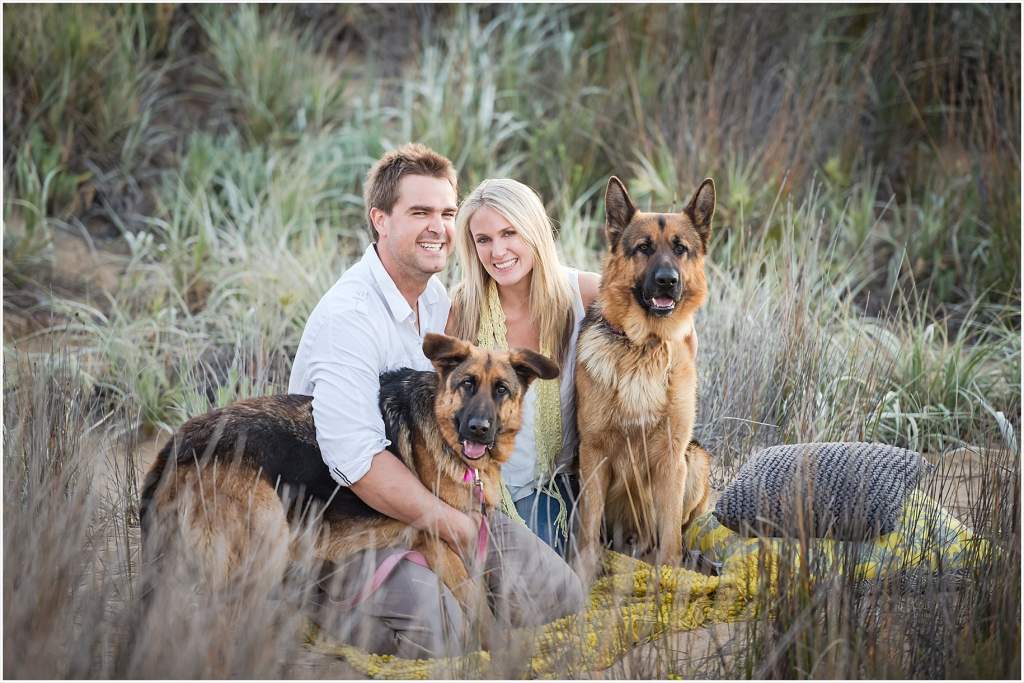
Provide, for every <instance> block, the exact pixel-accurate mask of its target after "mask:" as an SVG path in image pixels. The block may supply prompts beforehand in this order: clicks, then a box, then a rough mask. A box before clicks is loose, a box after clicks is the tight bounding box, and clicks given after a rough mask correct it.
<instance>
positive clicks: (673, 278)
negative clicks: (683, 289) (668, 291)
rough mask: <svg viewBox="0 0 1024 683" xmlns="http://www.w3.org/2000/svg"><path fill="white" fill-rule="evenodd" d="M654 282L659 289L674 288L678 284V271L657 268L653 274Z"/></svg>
mask: <svg viewBox="0 0 1024 683" xmlns="http://www.w3.org/2000/svg"><path fill="white" fill-rule="evenodd" d="M654 281H655V282H657V283H658V286H659V287H675V286H676V285H677V284H679V271H677V270H676V269H675V268H659V269H658V270H657V271H656V272H655V273H654Z"/></svg>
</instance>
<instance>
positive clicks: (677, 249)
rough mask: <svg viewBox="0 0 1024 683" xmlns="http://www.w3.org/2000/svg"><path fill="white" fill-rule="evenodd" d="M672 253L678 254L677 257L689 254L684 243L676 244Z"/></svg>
mask: <svg viewBox="0 0 1024 683" xmlns="http://www.w3.org/2000/svg"><path fill="white" fill-rule="evenodd" d="M672 251H674V252H675V253H676V256H682V255H683V254H685V253H686V252H687V248H686V245H685V244H683V243H682V242H676V245H675V246H674V247H672Z"/></svg>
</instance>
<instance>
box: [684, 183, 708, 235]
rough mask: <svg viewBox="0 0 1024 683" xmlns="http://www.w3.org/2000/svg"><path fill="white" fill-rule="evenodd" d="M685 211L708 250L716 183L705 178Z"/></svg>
mask: <svg viewBox="0 0 1024 683" xmlns="http://www.w3.org/2000/svg"><path fill="white" fill-rule="evenodd" d="M684 211H685V212H686V215H687V216H689V217H690V220H691V221H693V227H694V228H696V230H697V234H698V235H700V241H701V242H702V243H703V244H704V248H705V249H707V247H708V241H709V240H710V239H711V218H712V217H713V216H714V215H715V181H714V180H712V179H711V178H705V179H704V182H703V183H701V184H700V187H698V188H697V191H696V192H695V193H694V194H693V199H691V200H690V203H689V204H687V205H686V208H685V209H684Z"/></svg>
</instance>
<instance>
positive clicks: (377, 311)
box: [288, 144, 583, 657]
mask: <svg viewBox="0 0 1024 683" xmlns="http://www.w3.org/2000/svg"><path fill="white" fill-rule="evenodd" d="M364 199H365V201H366V208H367V219H368V221H369V225H370V229H371V232H372V234H373V236H374V238H375V242H374V244H371V245H370V247H369V248H367V250H366V252H365V254H364V255H363V258H362V259H361V260H360V261H359V262H358V263H356V264H355V265H354V266H352V267H351V268H350V269H349V270H348V271H346V272H345V274H344V275H342V277H341V279H339V280H338V282H337V283H335V285H334V286H333V287H332V288H331V289H330V290H329V291H328V292H327V294H325V295H324V297H323V298H322V299H321V300H320V303H318V304H317V306H316V308H315V309H314V310H313V312H312V314H310V317H309V320H308V322H307V323H306V327H305V329H304V330H303V333H302V340H301V342H300V343H299V348H298V351H297V353H296V356H295V362H294V364H293V366H292V374H291V380H290V382H289V386H288V391H289V392H290V393H298V394H305V395H309V396H312V397H313V402H312V408H313V421H314V423H315V424H316V433H317V442H318V444H319V446H320V450H321V453H322V454H323V457H324V462H325V463H326V464H327V466H328V468H329V470H330V472H331V476H332V477H334V479H335V480H336V481H337V482H338V483H339V484H340V485H342V486H347V487H349V488H350V489H351V490H352V492H353V493H355V494H356V495H357V496H359V498H361V499H362V500H363V501H364V502H365V503H366V504H367V505H369V506H370V507H372V508H374V509H375V510H377V511H379V512H381V513H383V514H385V515H388V516H389V517H393V518H395V519H398V520H400V521H402V522H405V523H407V524H410V525H412V526H414V527H416V528H417V529H436V530H437V531H438V533H439V535H440V536H441V538H442V539H444V540H445V542H447V543H448V544H449V545H451V546H452V548H454V549H455V550H456V552H458V553H459V554H460V555H461V556H462V557H471V556H472V552H473V548H474V547H475V543H476V537H477V532H478V528H479V523H480V518H479V516H476V517H475V518H474V516H472V515H466V514H464V513H463V512H461V511H459V510H456V509H455V508H452V507H450V506H449V505H447V504H446V503H444V502H443V501H441V500H440V499H439V498H437V497H436V496H434V495H433V494H432V493H431V492H430V491H428V490H427V489H426V487H424V486H423V484H422V483H421V482H420V481H419V479H418V478H417V477H416V475H415V474H413V473H412V472H411V471H410V470H409V469H408V468H406V467H405V465H404V464H403V463H402V462H401V460H399V459H398V458H397V457H396V456H395V455H394V454H393V453H391V452H390V451H388V450H387V447H388V446H389V445H390V443H389V442H388V440H387V439H386V438H385V434H384V422H383V419H382V418H381V415H380V412H379V409H378V406H377V402H378V393H379V391H380V384H379V377H380V374H381V373H382V372H384V371H386V370H391V369H395V368H400V367H411V368H415V369H417V370H431V369H432V366H431V364H430V362H429V361H428V360H427V358H426V357H425V356H424V355H423V351H422V344H423V336H424V335H425V334H426V333H428V332H439V333H443V331H444V327H445V322H446V321H447V318H448V310H449V307H450V301H449V299H448V295H447V293H446V292H445V290H444V286H443V285H442V284H441V283H440V282H439V281H438V279H437V278H436V277H433V275H434V273H438V272H440V271H441V270H443V269H444V267H445V265H446V263H447V260H448V254H449V253H450V250H451V244H452V234H453V228H454V219H455V213H456V211H457V208H458V207H457V179H456V175H455V169H454V167H453V166H452V164H451V162H450V161H449V160H448V159H446V158H445V157H443V156H441V155H439V154H437V153H435V152H433V151H432V150H430V149H428V148H426V147H424V146H423V145H417V144H410V145H405V146H403V147H400V148H398V149H396V150H393V151H391V152H389V153H387V154H385V155H384V156H383V157H382V158H381V159H380V160H379V161H378V162H377V163H376V164H375V165H374V166H373V168H372V169H370V172H369V173H368V175H367V179H366V186H365V188H364ZM490 527H491V537H492V541H493V542H492V546H491V549H490V551H489V553H488V560H487V576H488V584H489V586H490V588H491V590H492V591H493V592H494V593H495V594H496V601H497V606H498V609H497V610H496V611H497V612H498V613H499V615H501V614H504V615H505V616H506V617H508V618H510V619H512V620H513V621H515V622H517V623H518V624H522V625H526V624H536V623H542V622H543V621H547V620H550V619H555V618H558V617H560V616H563V615H564V614H567V613H569V612H572V611H576V610H578V609H580V608H581V607H582V603H583V591H582V587H581V586H580V583H579V580H578V579H577V578H576V576H575V575H574V574H572V572H571V570H570V569H569V568H568V566H567V565H566V564H565V563H564V562H562V560H561V559H560V558H558V556H557V555H555V554H554V552H553V551H551V550H550V548H548V547H547V546H545V545H544V544H543V543H542V542H541V541H540V540H539V539H537V538H536V537H535V536H533V534H531V533H530V532H529V531H528V530H527V529H526V528H525V527H521V526H520V525H517V524H515V523H513V522H511V521H510V520H509V519H508V518H507V517H505V516H504V515H500V514H496V515H494V516H493V519H492V520H490ZM388 554H389V553H388V552H387V551H385V552H383V553H376V554H374V553H371V552H369V551H368V552H366V553H361V554H360V557H359V558H356V560H355V561H353V563H351V564H350V566H349V567H348V569H349V570H348V571H347V572H346V576H345V578H344V580H343V582H342V586H341V587H340V589H339V592H340V594H341V595H342V596H348V595H351V594H354V593H355V592H356V591H357V590H358V588H359V587H360V586H361V585H362V583H363V582H364V581H365V579H366V576H367V575H368V573H372V572H373V570H374V569H375V568H376V565H377V564H378V563H379V562H380V561H383V560H384V559H386V557H387V556H388ZM339 599H341V598H339ZM461 623H462V615H461V613H460V610H459V607H458V603H457V602H456V601H455V598H454V596H453V595H452V594H451V592H450V591H448V589H447V588H446V587H444V586H443V585H442V584H440V582H439V581H438V579H437V577H436V575H434V574H433V573H432V572H430V571H429V570H428V569H425V568H423V567H420V566H419V565H416V564H413V563H411V562H401V563H399V565H398V568H397V569H396V570H395V571H394V572H393V573H392V574H391V575H390V576H389V578H388V579H387V581H386V582H385V583H384V585H383V586H382V587H381V588H380V589H379V590H377V591H376V592H375V593H374V594H373V595H372V596H371V597H370V598H369V599H367V600H365V601H364V602H362V603H360V604H359V605H357V606H356V608H355V609H354V610H352V611H351V613H350V614H349V615H347V617H346V620H345V623H343V624H341V625H340V628H341V632H342V633H343V634H347V639H349V640H354V641H358V642H357V644H359V645H361V646H363V647H365V648H367V649H369V650H371V651H374V652H378V653H394V654H398V655H400V656H403V657H437V656H446V655H450V654H456V653H458V652H459V649H460V648H459V645H460V643H459V642H458V635H457V634H459V633H461V630H462V627H461Z"/></svg>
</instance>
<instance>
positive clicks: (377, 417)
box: [309, 309, 477, 553]
mask: <svg viewBox="0 0 1024 683" xmlns="http://www.w3.org/2000/svg"><path fill="white" fill-rule="evenodd" d="M319 336H321V339H317V340H315V341H314V343H313V347H312V348H313V350H312V351H311V362H310V363H309V367H310V373H311V380H312V383H313V390H312V394H313V403H312V410H313V420H314V422H315V424H316V436H317V443H318V444H319V446H320V451H321V453H322V454H323V456H324V461H325V463H326V464H327V466H328V468H329V470H330V473H331V476H332V477H334V479H335V480H337V481H338V482H339V483H340V484H342V485H344V486H348V487H349V488H350V489H352V492H353V493H355V494H356V495H357V496H359V498H360V499H362V500H363V502H365V503H366V504H367V505H369V506H370V507H372V508H373V509H375V510H377V511H378V512H380V513H382V514H385V515H387V516H389V517H392V518H394V519H397V520H399V521H401V522H404V523H406V524H410V525H412V526H414V527H415V528H417V529H432V530H433V529H436V530H437V533H438V534H439V535H440V536H441V538H442V539H444V540H445V541H446V542H447V543H449V545H451V546H452V547H453V548H454V549H455V550H456V552H459V553H462V551H463V550H464V549H468V548H472V546H473V543H474V541H475V538H476V531H477V529H476V526H474V520H473V519H472V518H471V517H470V516H468V515H466V514H464V513H463V512H461V511H459V510H456V509H455V508H453V507H451V506H449V505H448V504H446V503H445V502H444V501H442V500H441V499H440V498H438V497H437V496H435V495H434V494H433V493H431V492H430V491H429V490H427V488H426V487H425V486H424V485H423V484H422V483H421V482H420V480H419V478H418V477H416V475H415V474H414V473H413V472H411V471H410V470H409V468H407V467H406V466H405V465H404V464H403V463H402V462H401V461H400V460H399V459H398V458H397V457H395V456H394V455H393V454H392V453H391V452H390V451H388V450H386V448H387V446H388V441H387V439H386V437H385V434H384V421H383V419H382V418H381V414H380V408H379V406H378V394H379V393H380V370H381V368H382V367H383V364H384V358H383V357H382V356H381V344H380V343H379V341H378V339H377V337H378V334H377V333H376V332H375V330H374V329H373V326H372V324H370V321H369V319H368V318H367V317H366V315H365V313H363V312H360V311H358V310H354V309H352V310H347V311H341V312H337V313H335V314H334V315H333V316H332V318H331V319H330V320H329V321H328V322H327V323H326V325H325V326H324V329H322V330H321V331H320V333H319Z"/></svg>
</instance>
